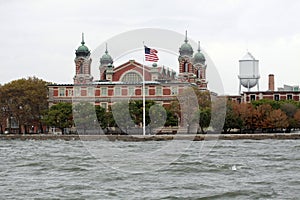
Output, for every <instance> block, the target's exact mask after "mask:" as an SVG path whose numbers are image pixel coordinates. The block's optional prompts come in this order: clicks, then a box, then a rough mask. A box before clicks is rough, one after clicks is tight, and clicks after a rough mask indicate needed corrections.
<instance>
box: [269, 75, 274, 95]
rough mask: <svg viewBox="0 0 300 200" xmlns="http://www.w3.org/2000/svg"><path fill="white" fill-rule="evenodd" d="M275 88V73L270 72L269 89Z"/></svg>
mask: <svg viewBox="0 0 300 200" xmlns="http://www.w3.org/2000/svg"><path fill="white" fill-rule="evenodd" d="M274 90H275V84H274V74H269V91H274Z"/></svg>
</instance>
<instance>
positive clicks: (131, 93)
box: [128, 87, 134, 96]
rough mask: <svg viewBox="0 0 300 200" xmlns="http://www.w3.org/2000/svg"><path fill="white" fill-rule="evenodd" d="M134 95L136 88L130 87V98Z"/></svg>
mask: <svg viewBox="0 0 300 200" xmlns="http://www.w3.org/2000/svg"><path fill="white" fill-rule="evenodd" d="M133 95H134V87H129V88H128V96H133Z"/></svg>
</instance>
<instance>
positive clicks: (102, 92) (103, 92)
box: [101, 87, 107, 96]
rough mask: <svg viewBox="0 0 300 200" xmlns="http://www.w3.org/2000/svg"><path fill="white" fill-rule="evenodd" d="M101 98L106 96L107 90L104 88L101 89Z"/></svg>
mask: <svg viewBox="0 0 300 200" xmlns="http://www.w3.org/2000/svg"><path fill="white" fill-rule="evenodd" d="M101 96H107V88H106V87H103V88H101Z"/></svg>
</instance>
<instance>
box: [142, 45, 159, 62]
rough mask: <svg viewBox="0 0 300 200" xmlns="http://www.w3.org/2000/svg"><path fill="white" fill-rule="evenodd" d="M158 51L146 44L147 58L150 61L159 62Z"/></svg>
mask: <svg viewBox="0 0 300 200" xmlns="http://www.w3.org/2000/svg"><path fill="white" fill-rule="evenodd" d="M157 53H158V52H157V51H156V50H155V49H151V48H149V47H147V46H145V59H146V61H150V62H157V61H158V60H159V59H158V56H157V55H156V54H157Z"/></svg>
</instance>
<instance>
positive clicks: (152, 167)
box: [0, 140, 300, 199]
mask: <svg viewBox="0 0 300 200" xmlns="http://www.w3.org/2000/svg"><path fill="white" fill-rule="evenodd" d="M178 142H180V143H181V144H186V145H185V148H182V149H181V150H180V152H179V151H177V152H176V155H172V152H173V151H161V152H163V153H158V152H156V151H157V149H163V148H164V147H168V146H167V144H168V141H147V142H124V141H115V142H110V141H85V142H82V141H80V140H76V141H64V140H26V141H21V140H7V141H5V140H0V151H1V153H0V162H1V164H0V199H299V198H300V140H232V141H231V140H219V141H198V142H191V141H183V140H181V141H178ZM204 144H205V145H206V147H205V148H203V146H204ZM93 147H95V148H96V149H100V150H99V152H98V154H97V155H96V154H95V151H93ZM116 148H117V149H118V151H116V150H115V149H116ZM128 152H131V154H128ZM141 152H142V153H143V152H152V154H151V155H157V158H155V159H153V158H149V159H150V160H148V161H149V162H146V161H145V162H144V161H143V160H142V159H140V155H143V156H144V155H145V154H141ZM170 158H171V159H170ZM146 159H147V158H146ZM153 160H154V161H153ZM139 161H140V162H139Z"/></svg>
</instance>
